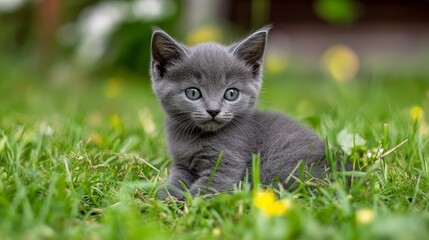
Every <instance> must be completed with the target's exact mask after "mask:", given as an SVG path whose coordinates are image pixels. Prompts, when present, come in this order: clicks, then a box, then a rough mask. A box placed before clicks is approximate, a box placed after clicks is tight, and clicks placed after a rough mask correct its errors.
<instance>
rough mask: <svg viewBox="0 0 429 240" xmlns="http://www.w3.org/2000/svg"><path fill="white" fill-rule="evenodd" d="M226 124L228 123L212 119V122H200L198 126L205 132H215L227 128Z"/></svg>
mask: <svg viewBox="0 0 429 240" xmlns="http://www.w3.org/2000/svg"><path fill="white" fill-rule="evenodd" d="M226 123H227V122H226V121H219V120H216V119H214V118H212V119H210V120H206V121H201V122H198V123H197V125H198V127H200V128H201V129H202V130H204V131H207V132H214V131H217V130H219V129H220V128H222V127H223V126H225V125H226Z"/></svg>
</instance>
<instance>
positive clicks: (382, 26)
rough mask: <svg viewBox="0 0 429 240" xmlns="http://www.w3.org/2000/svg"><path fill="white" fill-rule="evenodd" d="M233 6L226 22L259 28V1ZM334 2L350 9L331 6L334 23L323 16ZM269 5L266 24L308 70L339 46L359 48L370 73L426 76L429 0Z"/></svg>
mask: <svg viewBox="0 0 429 240" xmlns="http://www.w3.org/2000/svg"><path fill="white" fill-rule="evenodd" d="M228 2H229V5H228V7H226V8H225V9H223V11H222V14H221V15H222V18H223V19H225V20H226V21H228V22H230V23H232V24H233V25H234V26H238V27H240V28H241V29H252V28H253V29H255V28H257V27H259V26H252V25H253V24H252V11H254V9H252V4H254V3H253V2H255V1H247V0H231V1H228ZM333 2H334V3H335V2H347V4H348V5H346V6H344V5H343V8H342V9H335V6H334V7H332V6H331V9H327V10H328V11H331V16H334V19H332V18H331V19H329V18H324V16H323V13H321V12H320V10H326V6H327V5H329V4H330V3H333ZM266 4H267V5H268V8H267V9H269V11H268V12H267V13H266V19H267V20H266V22H269V23H272V24H274V26H275V27H274V29H273V34H272V38H273V39H275V40H273V41H277V42H278V45H279V46H284V51H285V52H287V54H289V55H291V56H293V57H294V58H296V61H297V62H299V63H302V64H304V66H305V67H309V66H310V67H316V65H317V64H318V62H317V60H316V59H317V58H318V56H320V55H321V54H322V52H323V51H324V50H325V49H326V48H327V47H328V46H330V45H332V44H335V43H341V44H346V45H348V46H350V47H351V48H352V49H354V50H355V51H356V52H357V54H358V56H359V58H360V59H361V60H364V61H363V62H362V61H361V62H362V68H363V69H365V70H369V71H374V70H380V71H386V70H404V71H407V70H408V71H417V72H419V71H420V72H421V71H424V70H425V68H426V67H425V65H427V63H428V62H429V59H428V55H429V1H427V0H356V1H347V0H344V1H338V0H325V1H323V0H300V1H284V0H270V1H267V3H266ZM324 7H325V9H323V8H324ZM328 7H329V6H328ZM347 11H348V12H347ZM335 15H338V18H337V19H336V20H338V21H335ZM273 35H274V36H273ZM276 35H277V36H276ZM278 35H281V36H278Z"/></svg>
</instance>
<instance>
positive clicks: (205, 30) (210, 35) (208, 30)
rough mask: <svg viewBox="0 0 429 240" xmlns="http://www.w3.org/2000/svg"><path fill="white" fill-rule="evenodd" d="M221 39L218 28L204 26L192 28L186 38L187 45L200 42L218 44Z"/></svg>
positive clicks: (220, 31)
mask: <svg viewBox="0 0 429 240" xmlns="http://www.w3.org/2000/svg"><path fill="white" fill-rule="evenodd" d="M221 39H222V30H221V29H220V28H219V27H218V26H214V25H206V26H201V27H197V28H194V29H193V30H192V31H191V32H190V33H189V34H188V36H187V38H186V42H187V43H188V45H193V44H197V43H202V42H209V41H213V42H218V41H220V40H221Z"/></svg>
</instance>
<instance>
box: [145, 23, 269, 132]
mask: <svg viewBox="0 0 429 240" xmlns="http://www.w3.org/2000/svg"><path fill="white" fill-rule="evenodd" d="M267 34H268V28H264V29H261V30H259V31H256V32H254V33H253V34H251V35H250V36H248V37H247V38H246V39H244V40H243V41H241V42H239V43H236V44H233V45H232V46H222V45H219V44H216V43H203V44H199V45H196V46H194V47H187V46H184V45H182V44H180V43H178V42H176V41H175V40H174V39H173V38H171V37H170V36H169V35H168V34H167V33H165V32H163V31H161V30H155V31H154V32H153V35H152V46H151V47H152V48H151V51H152V61H151V77H152V87H153V89H154V91H155V93H156V94H157V96H158V98H159V99H160V101H161V104H162V106H163V108H164V110H165V112H166V113H167V114H168V115H169V117H171V118H172V119H178V120H180V121H184V122H190V124H193V126H197V127H199V128H200V129H201V130H203V131H208V132H212V131H216V130H218V129H220V128H222V127H223V126H225V125H227V124H228V123H229V122H230V121H231V120H233V119H234V118H235V117H240V116H243V115H246V114H249V113H251V112H253V110H254V108H255V104H256V100H257V97H258V94H259V90H260V87H261V75H262V58H263V55H264V49H265V44H266V39H267Z"/></svg>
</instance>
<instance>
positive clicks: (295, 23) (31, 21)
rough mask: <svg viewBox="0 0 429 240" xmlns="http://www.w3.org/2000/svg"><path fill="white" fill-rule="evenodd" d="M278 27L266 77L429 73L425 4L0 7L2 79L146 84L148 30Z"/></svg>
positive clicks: (63, 3) (341, 1) (4, 3)
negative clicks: (117, 79)
mask: <svg viewBox="0 0 429 240" xmlns="http://www.w3.org/2000/svg"><path fill="white" fill-rule="evenodd" d="M266 24H272V25H273V29H272V31H271V33H270V36H269V45H268V46H269V49H268V51H267V55H266V67H265V70H266V73H267V74H272V75H275V74H283V73H292V72H293V73H294V74H302V75H306V76H311V77H314V78H317V77H319V76H325V77H329V78H332V79H334V80H337V81H347V80H350V79H356V78H360V77H362V76H373V75H374V74H383V75H386V74H387V75H389V74H390V75H396V74H404V73H405V74H412V75H417V76H425V75H427V69H428V66H429V65H428V64H429V1H428V0H300V1H284V0H128V1H127V0H122V1H119V0H116V1H115V0H107V1H104V0H0V77H2V75H3V79H1V81H7V79H4V78H5V76H6V75H7V74H6V75H5V74H4V73H5V72H10V71H13V70H17V69H18V71H33V72H34V73H40V74H43V75H45V76H47V78H46V79H48V80H53V81H54V82H61V81H68V79H70V76H74V77H75V78H76V76H77V75H79V74H90V75H91V76H109V75H112V74H113V75H115V74H116V75H118V74H119V75H122V74H125V75H132V76H139V77H137V78H144V79H148V68H149V59H150V52H149V45H150V37H151V29H152V27H154V26H158V27H160V28H162V29H164V30H166V31H167V32H169V33H170V34H171V35H172V36H174V37H176V39H178V40H179V41H182V42H184V43H186V44H189V45H193V44H196V43H198V42H203V41H219V42H222V43H224V44H230V43H232V42H233V41H237V40H239V39H241V38H243V37H244V36H246V34H248V33H250V32H251V31H252V30H255V29H258V28H260V27H262V26H264V25H266Z"/></svg>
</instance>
